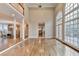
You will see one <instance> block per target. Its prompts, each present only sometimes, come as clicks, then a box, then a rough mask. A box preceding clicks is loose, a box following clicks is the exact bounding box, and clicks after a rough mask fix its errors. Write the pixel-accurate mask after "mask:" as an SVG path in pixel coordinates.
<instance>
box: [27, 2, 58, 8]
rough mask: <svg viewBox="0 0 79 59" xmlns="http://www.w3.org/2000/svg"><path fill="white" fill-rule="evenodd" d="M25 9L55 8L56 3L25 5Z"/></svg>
mask: <svg viewBox="0 0 79 59" xmlns="http://www.w3.org/2000/svg"><path fill="white" fill-rule="evenodd" d="M26 5H27V7H29V8H31V7H34V8H38V7H39V5H41V6H42V8H43V7H56V5H57V3H26Z"/></svg>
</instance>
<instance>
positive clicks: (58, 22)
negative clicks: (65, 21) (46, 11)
mask: <svg viewBox="0 0 79 59" xmlns="http://www.w3.org/2000/svg"><path fill="white" fill-rule="evenodd" d="M56 37H57V38H58V39H62V12H59V13H58V14H57V17H56Z"/></svg>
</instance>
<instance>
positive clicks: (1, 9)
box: [0, 3, 23, 21]
mask: <svg viewBox="0 0 79 59" xmlns="http://www.w3.org/2000/svg"><path fill="white" fill-rule="evenodd" d="M0 13H3V14H6V15H9V16H11V17H12V14H15V18H16V20H17V21H21V20H22V19H23V16H21V14H19V13H18V12H17V11H16V10H15V9H13V8H12V7H11V6H9V5H8V4H7V3H1V4H0Z"/></svg>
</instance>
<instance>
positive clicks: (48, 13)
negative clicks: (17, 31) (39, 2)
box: [29, 8, 53, 38]
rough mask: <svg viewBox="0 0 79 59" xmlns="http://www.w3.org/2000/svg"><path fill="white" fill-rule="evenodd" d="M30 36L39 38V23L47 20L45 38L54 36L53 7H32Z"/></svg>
mask: <svg viewBox="0 0 79 59" xmlns="http://www.w3.org/2000/svg"><path fill="white" fill-rule="evenodd" d="M29 14H30V19H29V22H30V25H29V38H38V24H39V23H41V22H45V38H52V37H53V8H42V9H41V8H30V9H29Z"/></svg>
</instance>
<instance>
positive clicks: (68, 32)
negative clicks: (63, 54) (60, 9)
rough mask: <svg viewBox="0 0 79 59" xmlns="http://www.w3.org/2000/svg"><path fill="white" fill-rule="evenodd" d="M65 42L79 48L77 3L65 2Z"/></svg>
mask: <svg viewBox="0 0 79 59" xmlns="http://www.w3.org/2000/svg"><path fill="white" fill-rule="evenodd" d="M64 17H65V23H64V24H65V26H64V28H65V31H64V34H65V42H67V43H69V44H71V45H74V46H76V47H78V48H79V19H78V18H79V7H78V4H77V3H66V4H65V16H64Z"/></svg>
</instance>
